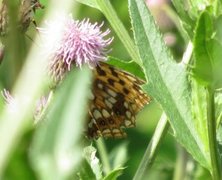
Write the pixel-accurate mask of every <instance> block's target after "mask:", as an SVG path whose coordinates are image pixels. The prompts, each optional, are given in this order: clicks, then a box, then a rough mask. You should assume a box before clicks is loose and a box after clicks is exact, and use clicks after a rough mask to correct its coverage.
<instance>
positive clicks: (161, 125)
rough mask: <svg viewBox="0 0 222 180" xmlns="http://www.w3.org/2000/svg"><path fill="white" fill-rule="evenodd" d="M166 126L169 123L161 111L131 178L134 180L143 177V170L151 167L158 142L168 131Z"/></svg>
mask: <svg viewBox="0 0 222 180" xmlns="http://www.w3.org/2000/svg"><path fill="white" fill-rule="evenodd" d="M168 128H169V123H168V121H167V117H166V115H165V113H163V114H162V116H161V118H160V120H159V122H158V124H157V127H156V129H155V132H154V135H153V137H152V139H151V141H150V143H149V145H148V147H147V149H146V152H145V153H144V156H143V159H142V161H141V162H140V165H139V167H138V169H137V171H136V174H135V176H134V178H133V179H134V180H140V179H144V177H143V176H144V174H145V172H146V171H148V170H149V169H150V168H151V166H152V164H153V161H154V159H155V156H156V153H157V149H158V148H159V146H160V143H161V142H162V140H163V138H164V137H165V135H166V133H167V132H168Z"/></svg>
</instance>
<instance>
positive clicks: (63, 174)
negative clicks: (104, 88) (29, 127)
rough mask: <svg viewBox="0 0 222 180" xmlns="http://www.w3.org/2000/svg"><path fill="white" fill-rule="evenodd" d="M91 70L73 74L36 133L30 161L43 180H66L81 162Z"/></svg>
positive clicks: (66, 80)
mask: <svg viewBox="0 0 222 180" xmlns="http://www.w3.org/2000/svg"><path fill="white" fill-rule="evenodd" d="M90 75H91V73H90V70H89V69H87V68H85V67H84V68H82V69H81V70H77V69H75V70H73V72H71V73H70V74H69V75H68V76H67V78H66V79H65V82H64V83H62V84H61V85H60V87H59V89H57V92H56V93H55V97H54V99H53V101H52V102H51V103H52V104H51V107H50V109H49V112H48V115H47V116H46V119H45V120H44V121H42V122H40V123H41V124H40V125H39V127H38V128H37V130H36V133H35V136H34V139H33V144H32V151H31V161H32V164H33V167H34V168H35V169H36V171H37V173H38V175H39V177H40V179H66V178H67V177H69V176H70V175H71V173H72V172H73V171H74V170H75V168H76V166H77V164H78V162H79V161H80V159H81V155H82V153H81V145H80V142H79V141H80V137H81V136H80V135H81V133H83V124H84V119H85V115H86V114H87V113H88V109H87V102H88V95H89V94H88V93H89V90H90V87H89V85H90Z"/></svg>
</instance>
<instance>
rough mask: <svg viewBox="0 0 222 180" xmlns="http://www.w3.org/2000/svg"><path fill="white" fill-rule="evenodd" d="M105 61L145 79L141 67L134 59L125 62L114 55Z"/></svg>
mask: <svg viewBox="0 0 222 180" xmlns="http://www.w3.org/2000/svg"><path fill="white" fill-rule="evenodd" d="M107 63H108V64H110V65H113V66H115V67H117V68H119V69H121V70H124V71H127V72H129V73H131V74H133V75H135V76H137V77H139V78H140V79H143V80H145V75H144V73H143V70H142V68H141V67H140V66H139V65H138V64H137V63H135V61H130V62H126V61H123V60H120V59H118V58H115V57H109V59H108V61H107Z"/></svg>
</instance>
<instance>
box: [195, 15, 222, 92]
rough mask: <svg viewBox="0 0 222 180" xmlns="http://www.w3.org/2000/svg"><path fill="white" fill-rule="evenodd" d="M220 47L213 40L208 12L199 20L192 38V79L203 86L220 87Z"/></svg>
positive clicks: (221, 53)
mask: <svg viewBox="0 0 222 180" xmlns="http://www.w3.org/2000/svg"><path fill="white" fill-rule="evenodd" d="M221 49H222V45H221V44H220V43H219V42H218V41H217V40H216V39H214V26H213V22H212V18H211V17H210V15H209V14H208V12H206V11H205V12H203V13H202V14H201V16H200V18H199V21H198V24H197V28H196V31H195V36H194V55H195V59H194V67H193V69H192V70H193V75H194V77H195V78H196V79H197V80H198V81H199V82H200V83H202V84H203V85H206V86H207V85H210V86H212V87H214V88H221V87H222V76H221V67H222V51H221Z"/></svg>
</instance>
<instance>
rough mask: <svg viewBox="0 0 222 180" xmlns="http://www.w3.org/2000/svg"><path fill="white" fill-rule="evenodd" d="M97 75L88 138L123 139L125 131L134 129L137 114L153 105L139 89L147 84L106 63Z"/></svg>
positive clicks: (95, 71) (98, 67) (97, 69)
mask: <svg viewBox="0 0 222 180" xmlns="http://www.w3.org/2000/svg"><path fill="white" fill-rule="evenodd" d="M94 74H95V81H94V84H93V90H92V93H93V98H92V101H91V104H90V110H89V117H90V120H89V124H88V136H89V137H91V138H98V137H99V136H103V137H115V138H119V137H124V136H126V133H125V132H124V131H123V129H124V128H129V127H134V126H135V116H136V114H137V113H138V112H139V111H140V110H141V109H142V108H143V107H144V105H145V104H147V103H148V102H149V101H150V99H149V97H148V96H147V95H146V94H145V93H144V92H143V91H142V89H141V88H140V85H142V84H144V82H143V81H142V80H140V79H138V78H136V77H135V76H133V75H131V74H129V73H127V72H125V71H122V70H120V69H117V68H114V67H113V66H110V65H108V64H106V63H100V64H99V65H98V66H97V67H96V68H95V70H94Z"/></svg>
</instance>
